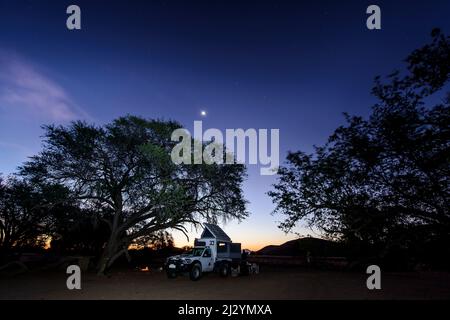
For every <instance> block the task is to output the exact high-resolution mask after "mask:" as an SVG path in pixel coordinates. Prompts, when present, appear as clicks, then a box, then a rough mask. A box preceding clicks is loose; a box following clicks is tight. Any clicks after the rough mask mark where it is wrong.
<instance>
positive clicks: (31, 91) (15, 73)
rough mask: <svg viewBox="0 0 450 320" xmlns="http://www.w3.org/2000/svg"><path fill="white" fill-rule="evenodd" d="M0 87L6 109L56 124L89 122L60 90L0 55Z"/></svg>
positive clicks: (31, 69) (33, 70) (8, 56)
mask: <svg viewBox="0 0 450 320" xmlns="http://www.w3.org/2000/svg"><path fill="white" fill-rule="evenodd" d="M0 85H1V86H0V88H1V89H0V101H1V102H2V104H3V105H5V104H6V105H7V107H9V108H22V109H24V110H25V111H29V112H33V113H35V114H38V115H40V116H42V117H44V118H47V119H50V120H53V121H56V122H66V121H71V120H75V119H80V118H81V119H86V118H90V117H89V116H88V114H87V113H86V112H84V111H83V110H82V109H81V108H80V107H79V106H78V105H77V104H76V103H75V101H74V100H73V99H72V98H71V97H70V95H69V94H68V93H67V91H66V90H64V88H62V87H61V86H60V85H58V84H57V83H55V82H54V81H53V80H51V79H50V78H49V77H47V76H46V75H44V74H43V73H42V72H39V71H38V70H37V68H36V67H34V66H33V65H31V64H30V63H28V62H26V61H25V60H24V59H21V58H20V57H19V56H17V55H15V54H11V53H5V52H2V51H0ZM3 107H4V108H6V107H5V106H3Z"/></svg>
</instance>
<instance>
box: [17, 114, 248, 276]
mask: <svg viewBox="0 0 450 320" xmlns="http://www.w3.org/2000/svg"><path fill="white" fill-rule="evenodd" d="M177 128H180V125H179V124H178V123H176V122H166V121H158V120H145V119H142V118H139V117H134V116H127V117H122V118H119V119H117V120H115V121H113V122H112V123H110V124H108V125H105V126H103V127H98V126H93V125H88V124H86V123H83V122H74V123H72V124H71V125H70V126H68V127H63V126H46V127H45V130H46V132H45V145H44V148H43V151H42V152H41V153H40V154H39V155H37V156H35V157H33V158H32V159H31V160H30V161H29V162H27V163H26V164H25V165H24V166H23V168H21V174H22V175H25V176H27V177H28V178H30V179H31V180H33V181H35V182H36V183H42V182H45V183H61V184H63V185H65V186H66V187H67V188H69V189H70V191H71V193H72V194H73V195H75V196H76V199H77V200H79V201H82V206H84V207H86V208H90V209H92V210H96V211H97V212H98V213H99V215H100V216H101V217H102V219H103V221H105V222H106V223H107V224H108V226H109V229H110V236H109V239H108V241H107V243H106V245H105V248H104V251H103V254H102V257H101V259H100V262H99V265H98V272H99V273H103V272H104V271H105V269H106V268H108V267H109V266H111V264H112V263H113V262H114V261H115V260H116V259H117V258H118V257H119V256H120V255H122V254H124V253H127V249H128V245H129V244H130V243H131V242H132V241H133V240H134V239H137V238H140V237H142V236H145V235H151V234H154V233H156V232H158V231H160V230H164V229H167V228H173V229H178V230H181V231H183V232H185V227H184V225H185V224H189V223H194V224H195V223H198V222H199V221H201V220H202V219H206V220H217V219H219V218H224V219H227V218H237V219H242V218H244V217H246V215H247V212H246V210H245V201H244V199H243V196H242V191H241V184H242V182H243V179H244V176H245V167H244V166H242V165H216V164H214V165H206V164H203V165H175V164H174V163H173V162H172V161H171V158H170V152H171V150H172V148H173V146H174V145H175V143H177V142H172V141H171V134H172V132H173V131H174V130H175V129H177Z"/></svg>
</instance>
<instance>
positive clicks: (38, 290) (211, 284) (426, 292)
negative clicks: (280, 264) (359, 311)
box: [0, 268, 450, 300]
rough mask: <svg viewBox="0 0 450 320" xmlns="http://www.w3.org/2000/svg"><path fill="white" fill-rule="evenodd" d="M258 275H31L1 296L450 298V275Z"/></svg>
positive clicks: (7, 281) (5, 284)
mask: <svg viewBox="0 0 450 320" xmlns="http://www.w3.org/2000/svg"><path fill="white" fill-rule="evenodd" d="M262 271H263V272H262V273H261V274H258V275H253V276H248V277H230V278H226V279H222V278H220V277H219V276H218V275H215V274H210V275H206V276H204V277H203V278H202V279H201V280H200V281H198V282H192V281H190V280H189V278H188V277H179V278H177V279H174V280H169V279H167V278H166V276H165V274H164V273H162V272H158V271H149V272H139V271H123V272H121V271H115V272H113V273H112V275H111V277H109V278H107V277H98V276H96V275H95V274H91V273H87V274H83V275H82V289H81V290H72V291H70V290H68V289H67V288H66V274H65V273H64V272H63V271H61V272H59V273H58V272H52V273H31V274H25V275H20V276H15V277H13V278H5V277H2V278H0V299H189V300H192V299H450V273H437V272H436V273H435V272H424V273H413V272H411V273H384V274H382V282H381V285H382V289H381V290H378V291H377V290H373V291H370V290H368V289H367V288H366V278H367V276H366V275H365V274H364V273H361V274H360V273H348V272H337V271H313V270H305V269H294V268H291V269H277V270H275V269H272V270H269V269H264V270H262Z"/></svg>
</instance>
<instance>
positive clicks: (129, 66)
mask: <svg viewBox="0 0 450 320" xmlns="http://www.w3.org/2000/svg"><path fill="white" fill-rule="evenodd" d="M70 4H77V5H79V6H80V8H81V16H82V18H81V24H82V29H81V30H76V31H69V30H68V29H67V28H66V19H67V16H68V15H67V14H66V8H67V6H68V5H70ZM370 4H377V5H379V6H380V7H381V12H382V14H381V15H382V30H374V31H370V30H368V29H367V28H366V19H367V16H368V15H367V14H366V8H367V7H368V5H370ZM449 16H450V1H448V0H447V1H430V0H427V1H392V0H391V1H311V3H310V2H306V1H256V0H255V1H213V0H208V1H156V0H153V1H115V2H110V1H92V0H91V1H79V0H72V1H20V0H11V1H3V0H0V172H2V173H3V174H9V173H12V172H14V171H15V169H16V167H17V166H18V165H20V164H21V163H22V162H23V161H24V160H26V157H27V156H30V155H33V154H35V153H37V152H38V151H39V150H40V144H41V140H40V136H41V135H42V130H41V128H40V126H41V125H42V124H49V123H60V124H67V123H69V122H70V121H72V120H75V119H84V120H86V121H89V122H95V123H97V124H104V123H107V122H109V121H111V120H112V119H114V118H116V117H119V116H122V115H125V114H127V113H130V114H135V115H141V116H144V117H148V118H164V119H174V120H177V121H179V122H181V123H182V124H183V125H184V126H186V127H187V128H189V129H190V128H192V126H193V121H194V120H203V127H204V128H205V129H206V128H219V129H222V130H225V129H226V128H232V129H234V128H243V129H247V128H255V129H260V128H265V129H271V128H277V129H280V159H281V160H283V159H284V158H285V156H286V153H287V151H288V150H303V151H308V152H310V151H312V146H313V145H314V144H316V145H320V144H323V143H324V142H325V141H326V139H327V137H328V136H329V135H330V134H331V133H332V132H333V130H334V129H335V128H336V127H337V126H339V125H341V124H343V123H344V118H343V116H342V113H343V112H348V113H350V114H359V115H363V116H367V115H368V114H369V112H370V108H371V106H372V105H373V104H374V102H375V100H374V98H373V97H372V96H371V95H370V90H371V88H372V84H373V79H374V77H375V76H376V75H387V74H389V73H390V72H391V71H393V70H394V69H395V68H401V67H402V66H403V65H402V60H403V59H404V58H405V57H406V56H407V55H408V53H410V52H411V51H412V50H414V49H415V48H418V47H420V46H422V45H423V44H425V43H427V42H428V41H429V40H430V32H431V30H432V28H434V27H440V28H441V29H442V30H443V31H444V32H445V33H447V34H448V33H450V18H449ZM201 110H206V112H207V116H206V117H201V115H200V112H201ZM248 172H249V177H248V179H247V181H246V183H245V187H244V192H245V197H246V199H247V200H248V201H249V202H250V203H249V206H248V210H249V212H250V213H251V216H250V218H249V219H247V220H246V221H244V222H242V223H241V224H237V223H236V222H230V223H228V224H226V225H225V227H224V228H225V230H226V231H227V233H228V234H229V235H230V236H231V238H232V239H233V240H234V241H241V242H243V247H245V248H252V249H257V248H259V247H261V246H263V245H266V244H280V243H283V242H285V241H287V240H289V239H292V238H293V237H294V236H293V235H285V234H284V233H283V232H282V231H281V230H279V229H278V228H277V227H276V224H277V221H279V220H281V219H282V217H281V216H273V215H271V212H272V210H273V208H274V205H273V204H272V202H271V200H270V198H269V197H268V196H267V195H266V192H267V191H269V190H270V186H271V184H272V183H274V182H275V179H276V176H261V175H260V174H259V168H258V166H249V168H248ZM296 231H299V232H301V233H302V234H304V235H306V234H311V235H316V234H315V233H313V232H312V231H311V230H307V229H303V228H301V227H299V228H298V229H297V230H296ZM197 234H198V233H196V232H193V235H197ZM175 237H176V244H177V245H184V244H186V239H185V238H184V237H182V236H181V235H180V234H175ZM191 241H192V239H191Z"/></svg>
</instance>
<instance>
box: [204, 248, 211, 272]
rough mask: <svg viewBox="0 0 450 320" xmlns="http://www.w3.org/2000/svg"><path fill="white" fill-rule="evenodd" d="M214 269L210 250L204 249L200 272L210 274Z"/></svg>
mask: <svg viewBox="0 0 450 320" xmlns="http://www.w3.org/2000/svg"><path fill="white" fill-rule="evenodd" d="M213 269H214V257H213V256H212V253H211V249H210V248H206V250H205V251H204V252H203V256H202V271H204V272H211V271H213Z"/></svg>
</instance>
